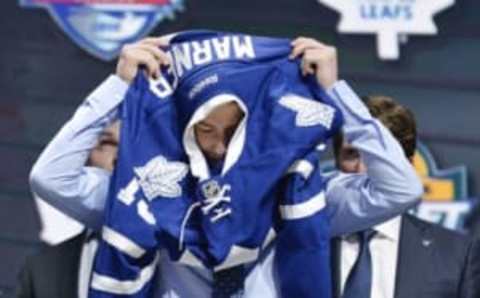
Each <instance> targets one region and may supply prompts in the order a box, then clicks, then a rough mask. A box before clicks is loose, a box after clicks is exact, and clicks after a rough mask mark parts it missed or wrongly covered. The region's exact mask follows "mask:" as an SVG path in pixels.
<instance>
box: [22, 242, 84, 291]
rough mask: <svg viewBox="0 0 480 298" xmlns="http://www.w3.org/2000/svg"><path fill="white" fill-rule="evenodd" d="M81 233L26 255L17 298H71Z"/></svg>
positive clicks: (74, 287)
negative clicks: (33, 253)
mask: <svg viewBox="0 0 480 298" xmlns="http://www.w3.org/2000/svg"><path fill="white" fill-rule="evenodd" d="M84 239H85V234H84V233H82V234H80V235H78V236H76V237H74V238H72V239H70V240H68V241H66V242H63V243H61V244H59V245H56V246H48V247H45V248H43V249H42V250H41V251H40V252H39V253H37V254H35V255H32V256H29V257H28V258H27V260H26V263H25V265H24V267H23V269H22V271H21V273H20V276H19V282H18V285H17V291H16V295H17V298H75V297H77V287H78V270H79V264H80V255H81V251H82V246H83V243H84Z"/></svg>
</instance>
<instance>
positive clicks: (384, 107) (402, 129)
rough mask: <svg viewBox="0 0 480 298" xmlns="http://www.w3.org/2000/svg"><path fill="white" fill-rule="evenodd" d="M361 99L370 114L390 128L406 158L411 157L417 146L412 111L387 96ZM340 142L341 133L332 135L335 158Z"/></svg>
mask: <svg viewBox="0 0 480 298" xmlns="http://www.w3.org/2000/svg"><path fill="white" fill-rule="evenodd" d="M362 100H363V101H364V102H365V105H366V106H367V108H368V110H369V111H370V114H371V115H372V116H373V117H374V118H377V119H378V120H379V121H380V122H382V124H383V125H384V126H385V127H386V128H388V130H390V132H391V133H392V135H393V136H394V137H395V138H396V139H397V141H398V142H399V143H400V145H401V146H402V148H403V151H404V153H405V155H406V156H407V158H408V159H411V158H412V157H413V155H414V154H415V149H416V147H417V124H416V122H415V116H414V115H413V113H412V112H411V111H410V110H409V109H408V108H406V107H404V106H402V105H401V104H399V103H397V102H396V101H395V100H394V99H393V98H391V97H388V96H384V95H369V96H362ZM342 143H343V135H342V134H341V133H338V134H336V135H335V136H334V137H333V151H334V154H335V159H337V158H338V156H339V152H340V148H341V146H342Z"/></svg>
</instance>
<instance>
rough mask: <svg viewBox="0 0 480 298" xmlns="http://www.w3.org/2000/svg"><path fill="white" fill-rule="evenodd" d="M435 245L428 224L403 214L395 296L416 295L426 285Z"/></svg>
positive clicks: (403, 297)
mask: <svg viewBox="0 0 480 298" xmlns="http://www.w3.org/2000/svg"><path fill="white" fill-rule="evenodd" d="M433 245H435V243H433V238H432V237H431V236H430V231H429V229H428V226H426V225H422V224H421V222H419V221H416V220H415V219H414V218H412V217H411V216H410V215H405V216H402V225H401V231H400V243H399V248H398V259H397V274H396V280H395V294H394V297H395V298H411V297H416V295H417V293H418V292H419V290H420V289H421V288H422V287H424V286H425V277H426V276H428V272H427V268H429V266H428V264H429V262H431V261H432V260H431V258H432V252H433Z"/></svg>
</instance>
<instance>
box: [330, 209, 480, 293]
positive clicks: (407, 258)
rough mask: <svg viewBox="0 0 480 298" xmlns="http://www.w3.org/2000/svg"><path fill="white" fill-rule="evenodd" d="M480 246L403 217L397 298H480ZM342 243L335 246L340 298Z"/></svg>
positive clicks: (443, 229) (468, 239)
mask: <svg viewBox="0 0 480 298" xmlns="http://www.w3.org/2000/svg"><path fill="white" fill-rule="evenodd" d="M479 249H480V246H479V244H478V242H474V241H472V240H471V239H470V238H468V237H467V236H465V235H462V234H460V233H457V232H454V231H450V230H447V229H445V228H443V227H441V226H439V225H435V224H431V223H428V222H426V221H423V220H420V219H418V218H416V217H413V216H411V215H404V216H403V217H402V225H401V231H400V243H399V250H398V261H397V269H396V281H395V294H394V298H460V297H461V298H467V297H468V298H480V258H479V253H480V252H479ZM339 256H340V241H339V239H336V240H334V241H333V243H332V266H333V275H334V276H333V280H334V292H335V293H334V295H333V296H334V297H339V293H340V285H339V283H338V282H337V281H339V280H340V258H339Z"/></svg>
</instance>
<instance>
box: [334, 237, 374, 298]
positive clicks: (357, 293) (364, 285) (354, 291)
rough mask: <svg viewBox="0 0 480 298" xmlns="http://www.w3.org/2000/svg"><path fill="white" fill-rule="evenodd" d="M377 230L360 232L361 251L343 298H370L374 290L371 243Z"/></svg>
mask: <svg viewBox="0 0 480 298" xmlns="http://www.w3.org/2000/svg"><path fill="white" fill-rule="evenodd" d="M375 233H376V232H375V231H374V230H372V229H368V230H365V231H362V232H359V233H358V236H359V253H358V257H357V260H356V261H355V264H354V265H353V268H352V270H351V271H350V274H349V275H348V278H347V282H346V283H345V289H344V291H343V296H342V298H370V294H371V290H372V256H371V255H370V248H369V243H370V240H371V239H372V238H373V236H374V235H375Z"/></svg>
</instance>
